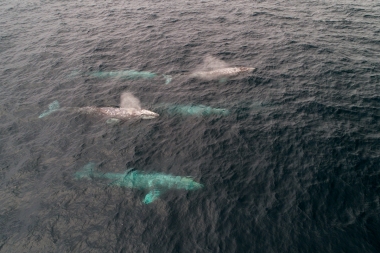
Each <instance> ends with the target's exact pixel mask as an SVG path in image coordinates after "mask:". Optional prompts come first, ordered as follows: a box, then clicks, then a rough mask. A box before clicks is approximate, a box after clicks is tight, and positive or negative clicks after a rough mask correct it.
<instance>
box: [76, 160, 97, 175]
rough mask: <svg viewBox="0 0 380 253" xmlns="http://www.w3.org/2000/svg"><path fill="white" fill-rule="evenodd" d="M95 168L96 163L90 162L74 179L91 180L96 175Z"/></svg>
mask: <svg viewBox="0 0 380 253" xmlns="http://www.w3.org/2000/svg"><path fill="white" fill-rule="evenodd" d="M94 168H95V163H93V162H90V163H88V164H86V165H85V166H84V167H83V168H82V169H81V170H79V171H77V172H76V173H75V174H74V177H75V178H76V179H81V178H91V176H92V175H93V174H94Z"/></svg>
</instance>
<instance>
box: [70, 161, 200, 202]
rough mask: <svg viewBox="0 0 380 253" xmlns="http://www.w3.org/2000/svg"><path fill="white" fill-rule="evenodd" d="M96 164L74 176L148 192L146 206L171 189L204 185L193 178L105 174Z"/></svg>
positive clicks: (88, 165)
mask: <svg viewBox="0 0 380 253" xmlns="http://www.w3.org/2000/svg"><path fill="white" fill-rule="evenodd" d="M94 168H95V163H88V164H87V165H85V166H84V167H83V168H82V169H81V170H79V171H78V172H76V173H75V174H74V177H75V178H76V179H82V178H87V179H91V178H104V179H109V180H112V181H111V185H116V186H121V187H127V188H137V189H143V190H147V191H148V194H146V195H145V198H144V200H143V201H142V202H143V203H144V204H150V203H152V202H153V201H155V200H156V199H157V198H158V197H159V196H160V195H161V193H162V192H164V191H166V190H169V189H177V190H188V191H189V190H198V189H201V188H202V187H203V185H202V184H200V183H197V182H195V181H194V180H193V179H192V178H191V177H180V176H173V175H170V174H163V173H145V172H142V171H138V170H133V169H129V170H127V171H125V172H124V173H111V172H107V173H103V172H98V171H96V170H95V169H94Z"/></svg>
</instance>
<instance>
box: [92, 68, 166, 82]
mask: <svg viewBox="0 0 380 253" xmlns="http://www.w3.org/2000/svg"><path fill="white" fill-rule="evenodd" d="M89 75H90V76H93V77H98V78H125V79H152V78H155V77H158V76H160V75H159V74H156V73H153V72H149V71H136V70H120V71H96V72H90V73H89ZM161 76H162V77H163V78H164V79H165V84H169V83H170V82H171V81H172V76H171V75H164V74H163V75H161Z"/></svg>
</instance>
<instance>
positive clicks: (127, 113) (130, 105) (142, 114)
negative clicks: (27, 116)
mask: <svg viewBox="0 0 380 253" xmlns="http://www.w3.org/2000/svg"><path fill="white" fill-rule="evenodd" d="M63 110H71V111H76V112H82V113H92V114H100V115H103V116H107V117H110V118H113V120H111V121H107V122H108V123H114V122H115V121H117V120H120V119H129V118H141V119H154V118H157V117H158V116H159V115H158V114H157V113H155V112H152V111H149V110H146V109H141V108H140V101H139V100H138V99H137V98H136V97H134V96H133V95H132V94H131V93H129V92H123V93H122V94H121V96H120V107H95V106H86V107H66V108H62V109H60V106H59V103H58V101H54V102H52V103H50V104H49V107H48V109H47V110H46V111H44V112H43V113H41V114H40V116H38V118H44V117H46V116H48V115H50V114H51V113H53V112H55V111H63Z"/></svg>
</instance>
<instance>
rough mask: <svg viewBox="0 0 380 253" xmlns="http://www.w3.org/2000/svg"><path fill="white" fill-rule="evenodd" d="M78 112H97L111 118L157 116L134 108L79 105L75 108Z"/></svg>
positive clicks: (152, 117) (149, 117) (146, 117)
mask: <svg viewBox="0 0 380 253" xmlns="http://www.w3.org/2000/svg"><path fill="white" fill-rule="evenodd" d="M77 110H78V111H79V112H84V113H97V114H101V115H105V116H109V117H111V118H116V119H129V118H141V119H154V118H157V117H158V116H159V114H157V113H155V112H152V111H149V110H145V109H136V108H116V107H93V106H87V107H81V108H78V109H77Z"/></svg>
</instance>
